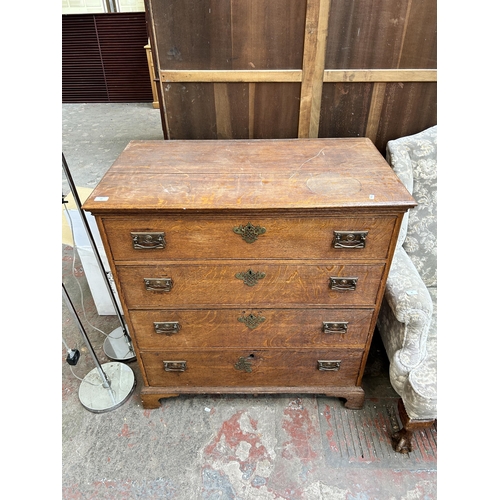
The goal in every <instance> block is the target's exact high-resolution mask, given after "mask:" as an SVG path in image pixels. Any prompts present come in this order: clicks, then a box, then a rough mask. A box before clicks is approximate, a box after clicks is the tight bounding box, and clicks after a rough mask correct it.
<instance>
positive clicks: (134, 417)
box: [61, 104, 437, 500]
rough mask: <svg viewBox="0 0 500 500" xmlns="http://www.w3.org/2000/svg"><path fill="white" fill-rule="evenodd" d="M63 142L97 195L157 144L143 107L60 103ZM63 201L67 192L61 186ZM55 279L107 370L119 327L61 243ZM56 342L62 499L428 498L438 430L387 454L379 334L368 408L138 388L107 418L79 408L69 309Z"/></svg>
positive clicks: (388, 393) (80, 370) (79, 175)
mask: <svg viewBox="0 0 500 500" xmlns="http://www.w3.org/2000/svg"><path fill="white" fill-rule="evenodd" d="M62 112H63V114H62V126H63V130H62V144H63V153H64V154H65V157H66V160H67V162H68V165H69V168H70V170H71V173H72V177H73V179H74V181H75V184H76V185H77V186H79V187H95V185H97V183H98V182H99V180H100V179H101V178H102V176H103V175H104V173H105V172H106V171H107V170H108V168H109V167H110V166H111V164H112V163H113V162H114V160H115V159H116V158H117V156H118V155H119V154H120V152H121V151H122V150H123V148H124V147H125V146H126V145H127V143H128V142H129V141H130V140H132V139H163V134H162V130H161V122H160V115H159V111H158V110H155V109H153V108H152V106H151V105H149V104H64V105H63V109H62ZM62 189H63V193H64V194H67V193H68V192H69V188H68V186H67V183H66V181H65V178H64V175H63V179H62ZM62 279H63V283H64V284H65V286H66V287H67V289H68V293H69V294H70V297H71V299H72V301H73V303H74V304H75V307H76V308H77V311H78V314H79V317H80V318H81V320H82V324H83V325H84V327H85V330H86V332H87V334H88V336H89V338H90V341H91V344H92V346H93V349H94V351H95V353H96V355H97V357H98V359H99V362H100V363H101V364H102V366H104V367H105V366H106V364H107V363H109V362H111V360H110V359H109V358H107V357H106V355H105V353H104V351H103V342H104V340H105V338H106V334H109V333H110V332H111V331H113V330H114V329H115V328H117V327H118V326H119V322H118V319H117V318H116V316H113V315H110V316H102V315H99V314H98V313H97V310H96V307H95V304H94V301H93V298H92V295H91V293H90V289H89V286H88V282H87V279H86V276H85V271H84V269H83V267H82V265H81V261H80V258H79V255H78V252H77V251H75V249H74V248H73V247H72V246H71V245H63V247H62ZM62 337H63V341H64V343H65V344H66V346H68V347H69V348H78V349H79V351H80V352H81V358H80V361H79V362H78V364H77V365H76V366H74V367H70V366H69V365H68V364H67V363H66V361H65V360H66V346H65V345H62V351H61V353H62V355H61V361H62V498H63V499H68V500H69V499H129V498H130V499H152V500H154V499H167V498H168V499H176V500H177V499H180V500H193V499H203V500H212V499H224V500H225V499H237V500H246V499H262V500H264V499H266V500H267V499H290V500H300V499H306V500H309V499H311V500H316V499H325V500H341V499H342V500H344V499H345V500H354V499H356V500H372V499H373V500H385V499H387V500H400V499H401V500H417V499H426V500H433V499H435V498H437V449H436V446H437V445H436V442H437V431H436V429H430V430H426V431H422V432H420V433H418V435H417V441H416V444H417V446H416V450H415V452H412V453H411V454H409V455H400V454H397V453H395V452H393V451H392V448H391V446H390V440H389V436H390V433H391V430H392V428H394V427H396V426H397V425H398V420H397V415H396V413H397V412H396V405H397V395H396V393H395V392H394V391H393V389H392V387H391V386H390V382H389V378H388V366H387V358H386V357H385V354H384V352H383V347H382V346H381V344H380V342H379V340H378V339H377V338H375V340H374V344H373V345H372V349H371V352H370V360H369V363H368V365H367V370H366V373H365V377H364V383H363V386H364V388H365V391H366V395H367V399H366V404H365V407H364V409H363V410H358V411H352V410H346V409H345V408H344V407H343V404H342V401H341V400H337V399H335V398H325V397H322V396H321V395H318V396H311V395H301V394H297V395H270V396H259V397H253V396H248V395H241V396H217V395H198V396H181V397H178V398H172V399H166V400H162V405H161V407H160V408H159V409H156V410H144V409H143V408H142V405H141V403H140V397H139V391H140V388H141V386H142V381H141V376H140V373H139V370H138V367H137V362H136V361H133V362H131V363H128V364H127V366H129V367H130V368H131V369H132V371H133V372H134V374H135V377H136V381H137V387H136V388H135V390H134V391H133V393H132V395H131V397H130V398H129V399H127V400H126V402H125V403H124V404H123V405H122V406H120V407H119V408H116V409H114V410H112V411H111V412H107V413H101V414H97V413H93V412H90V411H88V410H87V409H86V408H84V407H83V405H82V404H81V402H80V398H79V389H80V387H81V385H82V384H84V383H85V382H82V381H81V379H83V378H84V377H85V376H86V375H87V374H88V373H89V372H90V371H91V370H92V369H94V368H95V365H94V363H93V362H92V359H91V356H90V354H89V352H88V349H87V348H86V346H85V344H84V342H83V340H82V336H81V333H80V331H79V330H78V328H77V327H76V324H75V322H74V320H73V318H72V316H71V314H70V313H69V311H68V308H67V307H66V305H65V304H63V306H62Z"/></svg>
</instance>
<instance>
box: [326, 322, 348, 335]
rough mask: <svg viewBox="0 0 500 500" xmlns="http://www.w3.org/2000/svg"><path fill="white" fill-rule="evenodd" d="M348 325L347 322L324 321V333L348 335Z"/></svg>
mask: <svg viewBox="0 0 500 500" xmlns="http://www.w3.org/2000/svg"><path fill="white" fill-rule="evenodd" d="M347 325H348V322H347V321H337V322H336V323H333V322H331V321H323V333H329V334H330V333H331V334H333V333H347Z"/></svg>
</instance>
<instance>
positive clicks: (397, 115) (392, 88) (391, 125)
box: [373, 82, 437, 152]
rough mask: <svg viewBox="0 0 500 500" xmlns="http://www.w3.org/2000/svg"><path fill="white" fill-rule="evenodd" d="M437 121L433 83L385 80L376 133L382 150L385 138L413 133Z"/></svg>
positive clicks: (435, 95) (389, 138)
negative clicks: (382, 102) (390, 81)
mask: <svg viewBox="0 0 500 500" xmlns="http://www.w3.org/2000/svg"><path fill="white" fill-rule="evenodd" d="M436 123H437V84H436V83H404V82H400V83H388V84H386V89H385V99H384V105H383V109H382V119H381V121H380V125H379V129H378V132H377V137H376V138H375V140H374V141H373V142H374V143H375V145H376V146H377V148H378V149H379V150H380V151H382V152H383V151H384V150H385V147H386V145H387V141H390V140H392V139H397V138H399V137H404V136H407V135H412V134H416V133H417V132H420V131H422V130H425V129H426V128H429V127H432V126H433V125H435V124H436Z"/></svg>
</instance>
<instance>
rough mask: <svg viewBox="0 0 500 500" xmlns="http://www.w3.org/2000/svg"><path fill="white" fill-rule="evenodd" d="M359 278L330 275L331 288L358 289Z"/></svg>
mask: <svg viewBox="0 0 500 500" xmlns="http://www.w3.org/2000/svg"><path fill="white" fill-rule="evenodd" d="M357 282H358V278H343V277H341V276H331V277H330V289H331V290H356V284H357Z"/></svg>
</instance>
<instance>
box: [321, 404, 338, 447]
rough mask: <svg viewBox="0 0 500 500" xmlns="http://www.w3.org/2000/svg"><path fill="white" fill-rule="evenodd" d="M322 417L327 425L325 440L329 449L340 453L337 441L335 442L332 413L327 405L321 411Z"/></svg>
mask: <svg viewBox="0 0 500 500" xmlns="http://www.w3.org/2000/svg"><path fill="white" fill-rule="evenodd" d="M323 415H324V417H325V420H326V423H327V425H328V430H327V431H326V433H325V434H326V438H327V439H328V444H329V445H330V449H331V450H332V451H334V452H336V453H340V450H339V447H338V444H337V441H335V432H334V431H333V425H332V412H331V411H330V407H329V406H328V405H325V409H324V410H323Z"/></svg>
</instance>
